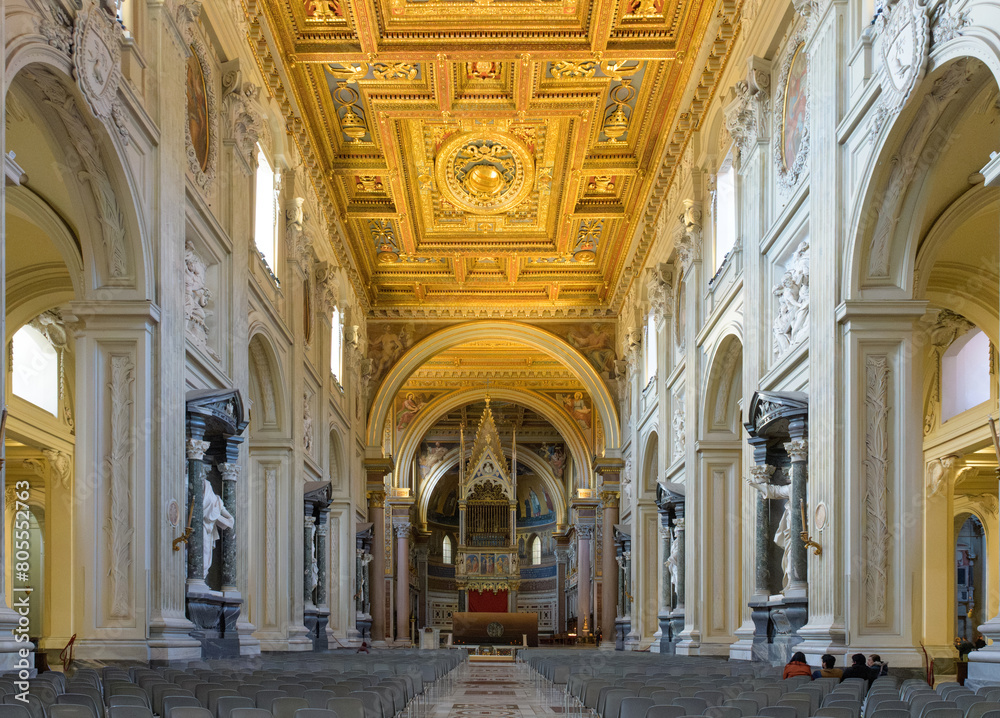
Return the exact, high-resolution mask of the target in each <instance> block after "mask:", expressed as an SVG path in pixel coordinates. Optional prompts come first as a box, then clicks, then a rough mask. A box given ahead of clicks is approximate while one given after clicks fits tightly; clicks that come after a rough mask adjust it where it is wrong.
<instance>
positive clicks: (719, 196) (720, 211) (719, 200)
mask: <svg viewBox="0 0 1000 718" xmlns="http://www.w3.org/2000/svg"><path fill="white" fill-rule="evenodd" d="M735 246H736V170H735V169H734V168H733V159H732V155H730V156H729V157H727V158H726V160H725V161H724V162H723V163H722V168H721V169H720V170H719V173H718V174H717V175H716V176H715V251H714V256H713V265H712V268H713V270H714V271H716V272H717V271H719V267H721V266H722V263H723V261H725V259H726V255H727V254H729V253H730V252H731V251H733V247H735Z"/></svg>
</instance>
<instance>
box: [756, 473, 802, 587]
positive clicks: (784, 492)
mask: <svg viewBox="0 0 1000 718" xmlns="http://www.w3.org/2000/svg"><path fill="white" fill-rule="evenodd" d="M747 482H748V483H749V484H750V485H751V486H753V487H754V488H755V489H757V491H759V492H760V495H761V496H763V497H764V498H765V499H785V510H784V511H783V512H782V514H781V521H779V522H778V529H777V530H776V531H775V532H774V543H776V544H777V545H778V546H779V547H780V548H781V572H782V574H783V578H782V580H781V590H782V591H784V590H785V588H786V587H787V586H788V566H789V555H790V553H791V548H792V512H791V506H792V502H791V500H790V499H789V492H790V491H791V489H792V485H791V484H785V485H783V486H782V485H779V484H771V483H765V482H758V481H754V480H753V479H752V478H750V479H747Z"/></svg>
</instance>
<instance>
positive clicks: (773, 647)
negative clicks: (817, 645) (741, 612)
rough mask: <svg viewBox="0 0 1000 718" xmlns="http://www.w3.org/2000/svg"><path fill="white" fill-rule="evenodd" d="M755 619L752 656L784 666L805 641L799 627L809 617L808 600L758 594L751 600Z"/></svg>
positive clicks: (804, 623) (751, 611)
mask: <svg viewBox="0 0 1000 718" xmlns="http://www.w3.org/2000/svg"><path fill="white" fill-rule="evenodd" d="M749 606H750V616H751V618H752V620H753V627H754V630H753V649H752V659H753V660H754V661H758V662H762V663H770V664H771V665H773V666H783V665H785V664H786V663H788V659H789V658H790V657H791V655H792V653H793V648H794V647H795V646H797V645H798V644H800V643H802V641H803V638H802V637H801V636H800V635H799V629H801V628H802V627H803V626H804V625H806V621H808V620H809V601H808V599H806V598H803V597H788V596H773V597H760V596H755V597H754V598H752V599H751V600H750V602H749Z"/></svg>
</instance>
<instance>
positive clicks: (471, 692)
mask: <svg viewBox="0 0 1000 718" xmlns="http://www.w3.org/2000/svg"><path fill="white" fill-rule="evenodd" d="M428 708H429V711H428V713H427V715H428V718H480V717H482V718H531V717H532V716H551V715H562V714H563V712H564V711H563V699H562V696H561V694H560V693H558V692H556V691H554V690H553V689H552V687H551V686H550V685H548V684H544V685H543V686H541V687H539V686H536V683H535V681H534V680H533V678H532V676H531V674H530V673H529V671H528V668H527V667H526V666H524V665H512V664H506V665H503V664H500V665H498V664H469V663H466V664H465V665H463V666H461V667H460V668H458V669H456V675H455V679H454V681H453V684H452V688H451V690H450V691H448V692H446V693H443V694H442V695H439V696H436V697H435V698H434V699H433V700H432V702H431V705H430V706H428Z"/></svg>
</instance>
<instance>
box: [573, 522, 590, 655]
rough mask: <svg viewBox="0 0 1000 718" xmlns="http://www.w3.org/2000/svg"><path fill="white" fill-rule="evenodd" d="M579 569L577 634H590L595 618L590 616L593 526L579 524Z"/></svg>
mask: <svg viewBox="0 0 1000 718" xmlns="http://www.w3.org/2000/svg"><path fill="white" fill-rule="evenodd" d="M576 538H577V541H578V546H577V569H576V592H577V593H576V616H577V619H576V635H577V636H588V635H590V634H591V633H592V632H593V630H594V624H593V619H592V618H591V616H590V596H591V594H592V589H591V586H590V577H591V575H592V573H593V567H592V566H591V565H590V544H591V543H592V542H593V540H594V527H593V526H583V525H581V526H577V527H576Z"/></svg>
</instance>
